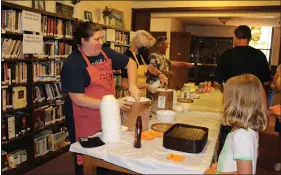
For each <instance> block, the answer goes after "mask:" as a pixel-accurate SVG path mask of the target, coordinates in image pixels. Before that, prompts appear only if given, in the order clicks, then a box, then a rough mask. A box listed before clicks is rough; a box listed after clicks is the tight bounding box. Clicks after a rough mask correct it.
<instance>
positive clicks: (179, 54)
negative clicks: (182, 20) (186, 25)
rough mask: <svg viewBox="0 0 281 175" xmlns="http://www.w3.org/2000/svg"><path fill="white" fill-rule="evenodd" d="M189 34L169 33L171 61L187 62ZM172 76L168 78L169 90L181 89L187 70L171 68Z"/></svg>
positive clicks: (186, 76) (185, 80)
mask: <svg viewBox="0 0 281 175" xmlns="http://www.w3.org/2000/svg"><path fill="white" fill-rule="evenodd" d="M190 41H191V34H190V33H188V32H171V43H170V59H171V61H183V62H189V57H190ZM172 71H173V73H174V75H173V76H172V77H170V78H169V88H171V89H181V88H182V87H183V84H184V83H186V82H187V81H188V69H187V68H185V67H180V68H172Z"/></svg>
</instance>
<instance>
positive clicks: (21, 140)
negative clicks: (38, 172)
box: [1, 1, 75, 174]
mask: <svg viewBox="0 0 281 175" xmlns="http://www.w3.org/2000/svg"><path fill="white" fill-rule="evenodd" d="M2 10H16V11H22V10H26V11H30V12H34V13H39V14H41V15H44V16H47V17H48V18H49V17H51V18H56V19H58V18H60V19H62V20H70V21H72V22H74V20H75V19H74V18H72V17H64V16H61V15H58V14H56V13H51V12H47V11H41V10H37V9H33V8H30V7H25V6H21V5H17V4H13V3H10V2H6V1H2V2H1V12H2ZM2 19H3V18H2ZM71 28H72V29H73V26H71ZM24 33H27V34H32V32H22V33H19V32H11V31H7V30H3V29H2V31H1V36H2V38H11V39H12V40H21V41H22V39H23V34H24ZM36 34H37V35H38V33H36ZM45 40H59V41H62V42H65V43H68V44H69V45H73V38H68V37H59V38H58V37H56V36H55V35H53V36H48V35H47V36H43V41H45ZM72 48H73V47H72ZM2 56H3V55H2ZM64 59H65V58H64ZM64 59H59V58H53V59H49V58H44V59H43V58H42V59H40V58H35V57H34V56H33V55H32V54H28V55H26V54H25V55H23V56H22V57H18V58H4V57H1V64H2V66H3V64H7V65H8V66H9V65H13V64H17V63H23V64H26V70H27V72H26V80H27V82H25V83H13V82H12V83H11V84H7V85H6V84H2V86H1V91H2V92H3V91H4V90H7V91H8V90H9V89H11V88H13V87H16V86H24V87H26V100H27V105H26V107H23V108H19V109H6V110H3V109H2V106H1V114H2V116H1V119H4V120H5V119H7V117H10V116H7V115H15V113H16V112H24V115H25V116H26V120H28V122H29V123H28V126H29V127H30V130H29V131H26V132H25V133H24V134H22V135H20V134H19V135H18V136H15V137H13V138H11V139H8V137H7V138H6V139H5V140H2V136H1V145H2V150H4V151H6V152H7V153H10V152H13V151H15V150H18V149H22V150H26V152H27V160H26V161H25V162H23V163H21V164H20V165H18V166H17V167H16V168H13V169H10V170H8V171H5V172H2V174H24V173H26V172H27V171H30V170H32V169H34V168H36V167H38V166H40V165H42V164H44V163H46V162H48V161H50V160H52V159H54V158H56V157H57V156H60V155H61V154H63V153H65V152H67V151H68V150H69V146H65V147H63V148H62V149H60V150H57V151H55V152H52V151H51V152H48V153H47V154H45V155H42V156H40V157H37V158H35V143H34V138H35V135H36V134H39V133H40V132H42V131H43V130H46V129H53V128H57V127H59V128H60V127H62V126H64V119H62V120H61V121H58V122H55V123H54V124H50V125H46V126H44V128H43V129H40V130H34V128H33V115H34V114H33V110H34V109H37V108H39V107H43V106H45V105H51V104H56V102H57V101H60V102H61V101H64V98H60V99H55V100H46V101H44V102H42V103H34V101H33V100H34V99H33V96H34V89H35V86H38V85H40V86H43V85H45V84H49V83H57V82H59V81H48V82H45V81H44V82H34V81H33V76H34V75H33V64H34V63H41V62H42V64H45V63H48V62H51V61H55V62H56V61H64ZM9 69H11V68H10V67H9ZM11 72H12V71H11ZM17 75H18V74H16V75H14V76H17ZM1 83H2V78H1ZM61 94H62V93H61ZM1 100H3V99H2V97H1ZM15 122H16V121H15ZM14 125H16V123H15V124H14ZM5 127H6V128H5V129H6V135H7V136H8V131H7V124H6V126H5ZM2 168H3V167H2Z"/></svg>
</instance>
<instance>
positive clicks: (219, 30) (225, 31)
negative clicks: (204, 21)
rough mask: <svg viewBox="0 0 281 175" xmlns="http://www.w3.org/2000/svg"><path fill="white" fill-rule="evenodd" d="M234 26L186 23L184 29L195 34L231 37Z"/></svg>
mask: <svg viewBox="0 0 281 175" xmlns="http://www.w3.org/2000/svg"><path fill="white" fill-rule="evenodd" d="M235 28H236V27H235V26H201V25H186V26H185V31H186V32H190V33H191V34H192V35H197V36H213V37H233V35H234V34H233V32H234V30H235Z"/></svg>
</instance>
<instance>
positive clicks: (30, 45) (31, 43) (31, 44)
mask: <svg viewBox="0 0 281 175" xmlns="http://www.w3.org/2000/svg"><path fill="white" fill-rule="evenodd" d="M23 53H24V54H35V53H38V54H42V53H43V36H42V35H30V34H23Z"/></svg>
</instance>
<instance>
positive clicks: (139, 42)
mask: <svg viewBox="0 0 281 175" xmlns="http://www.w3.org/2000/svg"><path fill="white" fill-rule="evenodd" d="M131 37H132V38H131V50H133V51H137V48H139V47H141V46H144V45H145V43H146V42H149V43H148V45H146V46H147V47H152V46H153V45H154V44H155V42H156V40H155V38H154V37H153V36H152V35H151V34H150V33H148V32H147V31H145V30H137V31H136V32H135V33H134V35H133V36H131Z"/></svg>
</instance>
